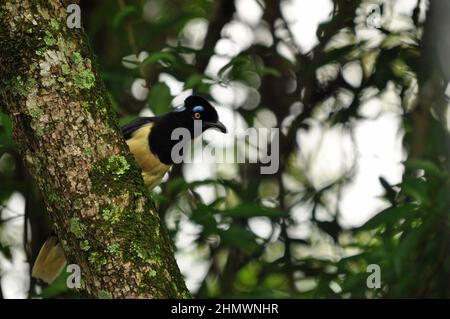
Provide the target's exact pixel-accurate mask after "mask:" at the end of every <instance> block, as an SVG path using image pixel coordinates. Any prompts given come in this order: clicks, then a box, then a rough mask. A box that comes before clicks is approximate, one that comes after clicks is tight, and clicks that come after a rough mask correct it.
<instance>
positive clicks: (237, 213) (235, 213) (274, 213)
mask: <svg viewBox="0 0 450 319" xmlns="http://www.w3.org/2000/svg"><path fill="white" fill-rule="evenodd" d="M220 213H221V214H222V215H224V216H229V217H233V218H250V217H256V216H258V217H269V218H277V217H287V213H286V212H285V211H282V210H279V209H276V208H269V207H264V206H260V205H258V204H255V203H244V204H240V205H238V206H236V207H233V208H230V209H226V210H223V211H220Z"/></svg>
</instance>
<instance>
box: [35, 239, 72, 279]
mask: <svg viewBox="0 0 450 319" xmlns="http://www.w3.org/2000/svg"><path fill="white" fill-rule="evenodd" d="M65 265H66V256H65V254H64V250H63V249H62V247H61V243H60V242H59V240H58V238H57V237H56V236H55V235H50V237H49V238H47V240H46V241H45V243H44V245H43V246H42V248H41V250H40V251H39V254H38V256H37V258H36V261H35V262H34V265H33V269H32V271H31V275H32V276H33V277H34V278H37V279H41V280H42V281H44V282H46V283H47V284H51V283H52V282H53V281H55V279H56V278H57V277H58V276H59V274H60V273H61V271H62V270H63V268H64V266H65Z"/></svg>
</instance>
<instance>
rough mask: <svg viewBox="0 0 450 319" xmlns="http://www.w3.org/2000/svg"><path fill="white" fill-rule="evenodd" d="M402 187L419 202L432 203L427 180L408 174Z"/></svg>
mask: <svg viewBox="0 0 450 319" xmlns="http://www.w3.org/2000/svg"><path fill="white" fill-rule="evenodd" d="M401 188H402V192H403V193H405V194H406V195H409V196H411V197H412V198H413V199H415V200H416V201H417V202H418V203H419V204H422V205H428V204H429V203H430V198H429V196H428V188H427V182H426V181H425V180H423V179H421V178H414V177H410V176H406V177H405V178H404V180H403V182H402V184H401Z"/></svg>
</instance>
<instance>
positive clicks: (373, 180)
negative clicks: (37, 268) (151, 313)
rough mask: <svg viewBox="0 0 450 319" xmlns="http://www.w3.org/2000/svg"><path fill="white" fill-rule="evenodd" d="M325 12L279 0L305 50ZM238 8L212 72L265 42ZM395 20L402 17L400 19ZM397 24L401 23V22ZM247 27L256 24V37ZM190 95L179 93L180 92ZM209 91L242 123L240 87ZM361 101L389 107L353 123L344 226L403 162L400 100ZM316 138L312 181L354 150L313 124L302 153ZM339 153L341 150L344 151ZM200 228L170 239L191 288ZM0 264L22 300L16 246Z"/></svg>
mask: <svg viewBox="0 0 450 319" xmlns="http://www.w3.org/2000/svg"><path fill="white" fill-rule="evenodd" d="M414 5H415V0H397V1H395V10H396V11H395V14H398V13H410V11H411V10H412V9H413V8H414ZM330 10H331V3H330V1H329V0H314V1H307V0H291V1H286V3H285V5H283V7H282V12H283V14H284V15H285V16H286V19H287V20H288V21H289V22H290V23H292V31H293V34H294V36H295V40H296V42H297V43H298V44H299V45H300V46H301V48H302V50H304V51H308V50H309V49H310V48H311V47H312V46H313V45H314V44H316V43H317V38H316V36H315V32H316V28H317V25H318V23H320V22H322V21H324V20H326V19H327V18H328V16H329V13H330ZM237 13H238V14H237V16H238V17H239V20H240V21H235V22H233V23H231V24H230V25H228V26H227V27H226V28H225V30H224V34H225V35H226V36H227V37H228V38H227V39H222V40H221V41H220V42H219V43H218V45H217V47H216V52H217V53H218V54H219V55H222V56H219V55H216V56H214V57H213V58H212V60H211V63H210V65H209V67H208V72H209V73H211V74H214V73H216V72H217V70H219V69H220V68H221V67H222V66H223V65H224V64H226V63H227V62H228V61H229V57H227V55H228V56H229V55H234V54H236V53H238V52H239V51H240V50H242V49H245V48H246V47H248V46H249V45H251V43H252V42H253V41H255V39H256V40H257V41H259V39H263V40H262V41H264V29H261V30H260V29H259V28H256V26H257V24H258V21H259V20H260V18H261V14H262V11H261V10H260V8H259V6H258V5H257V4H256V3H255V1H254V0H237ZM394 20H396V21H400V20H401V19H394ZM398 23H400V27H401V26H402V25H401V23H403V22H398ZM201 25H202V21H196V22H195V26H193V28H197V29H195V30H197V31H196V33H198V32H199V30H198V28H199V26H201ZM203 25H204V24H203ZM252 30H258V31H257V36H256V38H255V35H254V34H253V32H252ZM200 31H201V30H200ZM197 40H198V39H197ZM197 40H196V41H197ZM358 76H359V75H358V72H354V73H353V75H352V74H350V75H349V77H350V78H352V77H353V78H354V79H356V81H357V78H358ZM161 80H162V81H164V82H166V83H168V84H169V85H170V87H171V90H172V93H173V94H180V93H181V89H182V87H181V86H180V83H177V82H176V81H174V80H173V79H170V78H168V77H167V76H162V78H161ZM350 81H351V79H350ZM140 87H141V81H140V80H137V81H135V83H134V85H133V88H132V91H133V94H134V95H135V96H136V97H138V98H140V99H143V98H145V94H146V93H145V92H144V93H143V92H142V91H140V89H139V88H140ZM188 93H189V92H184V95H186V94H188ZM143 94H144V95H143ZM212 94H213V96H214V97H215V98H216V100H217V101H218V102H219V103H221V102H222V103H221V104H222V106H219V108H218V111H219V116H220V117H221V119H222V122H224V123H226V124H227V126H228V127H236V128H238V127H243V126H244V122H243V120H242V119H239V118H238V117H236V114H235V113H234V112H232V111H231V109H230V108H229V107H227V106H228V105H239V104H240V103H239V100H240V94H242V93H239V88H237V89H235V90H233V89H230V88H224V87H215V88H214V90H213V91H212ZM180 101H182V97H179V98H177V99H176V101H175V102H174V104H180ZM236 102H237V103H236ZM367 104H368V105H366V106H365V107H366V108H367V112H368V113H369V114H374V110H375V113H377V112H378V111H381V110H388V112H384V113H383V114H382V115H381V116H379V117H374V119H373V120H365V121H361V122H360V123H359V124H358V125H357V127H356V130H355V133H356V136H355V139H356V142H357V151H358V153H359V154H358V155H359V161H358V166H357V170H356V175H355V178H354V180H353V182H352V183H350V184H349V185H348V186H347V187H346V188H345V190H344V192H343V194H342V199H341V202H340V210H341V213H342V216H341V222H342V223H343V225H344V226H346V227H351V226H358V225H361V224H362V223H364V222H365V221H366V220H367V219H368V218H370V216H372V215H373V214H375V213H376V212H377V211H379V210H380V209H381V208H382V207H383V206H384V205H385V203H383V202H382V201H381V200H380V199H379V196H380V195H381V194H382V193H383V190H382V188H381V186H380V184H379V181H378V177H379V176H380V175H382V176H384V177H385V178H386V179H387V180H388V181H389V182H391V183H397V182H399V181H400V178H401V174H402V166H401V161H402V159H403V158H404V155H403V153H402V149H401V137H402V136H401V131H400V130H399V127H400V116H399V114H397V112H396V105H397V104H398V102H397V101H396V100H395V98H394V97H393V96H392V94H391V95H390V96H389V94H387V96H385V97H384V98H382V99H374V100H372V101H370V103H367ZM377 110H378V111H377ZM231 131H232V130H231ZM208 136H209V138H210V139H215V138H221V136H220V133H217V132H211V133H209V132H208ZM319 140H321V141H322V144H321V147H320V148H319V151H318V152H317V153H315V154H314V156H315V161H314V165H313V166H311V171H310V174H311V175H312V176H314V179H315V180H317V181H319V182H320V181H322V182H326V181H328V180H332V179H333V178H334V177H336V174H337V172H338V171H339V170H340V169H341V168H342V167H346V166H348V165H349V161H350V160H351V158H352V156H351V153H352V152H351V150H350V151H349V145H350V144H349V141H348V137H346V136H345V134H343V133H342V132H339V130H337V129H331V130H329V131H325V132H324V131H321V130H319V129H317V130H315V129H312V130H311V131H310V132H308V133H304V134H303V135H302V136H301V137H300V141H301V148H302V152H304V154H307V152H309V151H310V152H312V150H314V149H317V142H318V141H319ZM342 154H346V155H345V157H343V156H342ZM310 155H311V154H310ZM311 156H312V155H311ZM208 167H209V168H208ZM215 172H216V168H215V167H214V166H211V165H209V166H206V165H201V164H190V165H188V166H187V167H186V168H185V174H186V179H187V180H188V181H193V180H202V179H204V178H208V177H212V176H214V174H215ZM200 193H201V195H202V196H203V197H204V198H205V199H206V200H208V201H210V200H211V199H212V196H213V192H212V189H211V188H208V187H204V188H203V190H201V191H200ZM8 207H9V208H10V209H11V210H12V211H14V212H16V213H18V214H23V209H24V207H23V198H21V196H20V195H14V196H13V197H12V198H11V200H10V201H9V204H8ZM301 210H302V208H299V212H300V211H301ZM294 213H295V211H294ZM11 214H12V213H11ZM5 217H6V216H5ZM251 224H252V225H251V228H252V229H253V230H254V231H255V232H257V233H258V234H261V235H263V234H264V233H267V232H268V231H267V230H268V229H267V227H270V226H267V225H268V223H265V222H264V220H254V221H252V223H251ZM22 225H23V220H21V219H20V218H17V219H16V220H15V221H14V222H10V223H9V225H8V226H9V227H8V230H7V231H6V232H4V233H2V234H1V236H2V238H5V236H6V237H8V238H10V241H11V242H12V243H14V242H20V241H21V238H22V228H23V227H22ZM269 230H270V229H269ZM198 231H199V229H198V227H196V226H195V225H193V224H191V223H189V222H188V221H185V223H184V226H183V232H182V233H181V234H180V235H179V236H178V238H177V243H176V244H177V246H179V248H182V249H180V251H179V253H177V261H178V263H179V266H180V268H181V270H182V272H183V274H184V275H185V276H186V281H187V285H188V287H189V288H190V289H193V290H195V289H196V288H197V287H198V285H199V283H200V281H201V280H202V279H203V276H204V273H205V271H206V269H207V266H208V262H207V261H205V260H204V258H203V256H202V253H201V252H198V251H196V252H195V253H194V252H193V250H192V249H193V248H192V245H188V244H187V243H189V242H191V241H192V240H193V238H195V234H196V233H197V232H198ZM193 236H194V237H193ZM189 238H190V239H189ZM17 248H19V247H17ZM0 269H1V270H2V272H3V276H2V282H1V285H2V288H3V293H4V295H5V298H23V297H24V296H25V291H26V289H27V285H28V283H27V279H26V277H27V276H24V273H26V272H27V271H28V265H27V264H26V263H25V256H24V254H23V252H22V251H21V250H20V249H14V257H13V261H12V263H9V262H7V261H6V260H5V259H4V258H0Z"/></svg>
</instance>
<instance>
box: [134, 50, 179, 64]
mask: <svg viewBox="0 0 450 319" xmlns="http://www.w3.org/2000/svg"><path fill="white" fill-rule="evenodd" d="M157 62H164V63H168V64H175V63H176V62H177V58H176V57H175V56H174V55H173V54H172V53H170V52H166V51H159V52H153V53H151V54H150V55H149V56H148V57H146V58H145V59H144V61H142V65H152V64H155V63H157Z"/></svg>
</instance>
